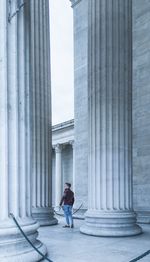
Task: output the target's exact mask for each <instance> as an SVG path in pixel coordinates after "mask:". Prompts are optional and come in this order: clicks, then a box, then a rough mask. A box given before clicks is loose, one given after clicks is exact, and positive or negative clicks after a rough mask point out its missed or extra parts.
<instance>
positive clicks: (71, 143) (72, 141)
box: [69, 140, 75, 148]
mask: <svg viewBox="0 0 150 262" xmlns="http://www.w3.org/2000/svg"><path fill="white" fill-rule="evenodd" d="M74 144H75V141H74V140H70V141H69V145H71V146H72V147H73V148H74Z"/></svg>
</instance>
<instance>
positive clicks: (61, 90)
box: [49, 0, 74, 125]
mask: <svg viewBox="0 0 150 262" xmlns="http://www.w3.org/2000/svg"><path fill="white" fill-rule="evenodd" d="M49 1H50V29H51V83H52V124H53V125H54V124H57V123H61V122H64V121H67V120H70V119H72V118H74V91H73V83H74V80H73V10H72V8H71V4H70V1H69V0H49Z"/></svg>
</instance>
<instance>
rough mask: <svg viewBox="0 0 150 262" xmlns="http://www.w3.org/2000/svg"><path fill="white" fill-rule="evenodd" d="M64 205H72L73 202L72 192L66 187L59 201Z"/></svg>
mask: <svg viewBox="0 0 150 262" xmlns="http://www.w3.org/2000/svg"><path fill="white" fill-rule="evenodd" d="M62 204H64V205H70V206H73V204H74V193H73V192H72V191H71V190H70V188H66V189H65V191H64V194H63V196H62V198H61V201H60V206H61V205H62Z"/></svg>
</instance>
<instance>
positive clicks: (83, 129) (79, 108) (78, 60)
mask: <svg viewBox="0 0 150 262" xmlns="http://www.w3.org/2000/svg"><path fill="white" fill-rule="evenodd" d="M71 4H72V8H73V27H74V30H73V31H74V86H75V88H74V137H75V143H76V144H75V155H74V156H75V184H76V185H75V204H74V206H75V207H77V208H78V207H79V206H80V205H81V203H83V206H82V212H85V211H86V210H87V206H88V197H87V196H88V145H87V141H88V86H87V85H88V58H87V52H88V50H87V48H88V0H71ZM77 214H78V213H77Z"/></svg>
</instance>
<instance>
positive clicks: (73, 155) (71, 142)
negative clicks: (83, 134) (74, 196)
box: [70, 141, 75, 192]
mask: <svg viewBox="0 0 150 262" xmlns="http://www.w3.org/2000/svg"><path fill="white" fill-rule="evenodd" d="M70 144H71V146H72V182H73V187H72V188H73V192H75V142H74V141H70Z"/></svg>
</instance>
